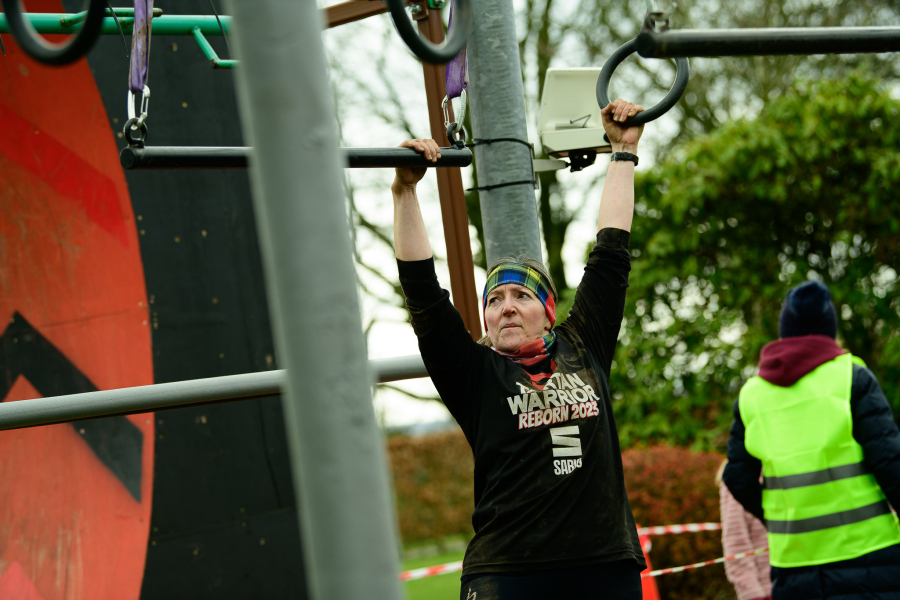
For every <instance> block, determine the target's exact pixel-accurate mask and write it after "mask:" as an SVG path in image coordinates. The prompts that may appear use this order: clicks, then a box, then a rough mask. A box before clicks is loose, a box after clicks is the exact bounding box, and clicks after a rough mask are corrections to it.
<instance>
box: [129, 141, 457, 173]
mask: <svg viewBox="0 0 900 600" xmlns="http://www.w3.org/2000/svg"><path fill="white" fill-rule="evenodd" d="M250 150H251V149H250V148H248V147H243V146H223V147H216V146H148V147H145V148H135V147H131V146H129V147H127V148H124V149H123V150H122V152H121V153H120V154H119V160H120V162H121V163H122V166H123V167H124V168H126V169H132V170H148V169H246V168H247V160H248V157H249V156H250ZM341 152H342V153H343V155H344V157H345V159H346V161H347V165H346V166H347V167H348V168H351V169H375V168H391V167H467V166H469V165H470V164H472V152H471V151H470V150H469V149H468V148H463V149H462V150H459V149H456V148H441V157H440V158H439V159H438V160H437V162H436V163H432V162H429V161H427V160H425V158H424V157H423V156H422V155H421V154H419V153H418V152H416V151H415V150H413V149H412V148H341Z"/></svg>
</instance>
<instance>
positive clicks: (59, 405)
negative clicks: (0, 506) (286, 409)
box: [0, 354, 428, 431]
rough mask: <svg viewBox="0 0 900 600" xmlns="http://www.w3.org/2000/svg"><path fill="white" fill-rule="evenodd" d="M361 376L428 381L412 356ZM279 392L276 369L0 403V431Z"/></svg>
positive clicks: (379, 363)
mask: <svg viewBox="0 0 900 600" xmlns="http://www.w3.org/2000/svg"><path fill="white" fill-rule="evenodd" d="M365 371H366V373H364V376H366V377H370V378H371V379H372V381H373V382H374V383H388V382H390V381H400V380H403V379H415V378H418V377H427V376H428V372H427V371H426V370H425V363H423V362H422V357H421V356H419V355H417V354H414V355H411V356H398V357H395V358H382V359H376V360H370V361H369V364H368V369H366V370H365ZM284 387H285V372H284V370H277V371H262V372H259V373H243V374H241V375H225V376H223V377H209V378H207V379H192V380H188V381H174V382H172V383H156V384H153V385H144V386H139V387H131V388H121V389H116V390H101V391H99V392H85V393H83V394H71V395H68V396H52V397H47V398H36V399H34V400H20V401H19V402H0V431H6V430H10V429H21V428H23V427H38V426H41V425H55V424H57V423H68V422H70V421H81V420H83V419H96V418H99V417H113V416H119V415H133V414H140V413H145V412H154V411H160V410H169V409H173V408H185V407H188V406H197V405H199V404H216V403H221V402H235V401H239V400H256V399H259V398H271V397H273V396H279V395H281V394H282V392H283V390H284Z"/></svg>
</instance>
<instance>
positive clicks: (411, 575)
mask: <svg viewBox="0 0 900 600" xmlns="http://www.w3.org/2000/svg"><path fill="white" fill-rule="evenodd" d="M457 571H462V561H461V560H460V561H457V562H452V563H447V564H445V565H437V566H434V567H425V568H423V569H413V570H411V571H403V572H402V573H400V581H412V580H413V579H423V578H425V577H432V576H434V575H443V574H444V573H455V572H457Z"/></svg>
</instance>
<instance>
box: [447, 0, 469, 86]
mask: <svg viewBox="0 0 900 600" xmlns="http://www.w3.org/2000/svg"><path fill="white" fill-rule="evenodd" d="M450 27H453V2H452V1H451V2H450V22H449V23H448V28H447V29H448V30H449V29H450ZM468 88H469V69H468V65H467V64H466V50H465V48H463V51H462V52H460V53H459V54H457V55H456V57H455V58H454V59H453V60H451V61H450V62H448V63H447V97H448V98H450V99H451V100H452V99H454V98H459V97H460V96H461V95H462V93H463V90H466V89H468Z"/></svg>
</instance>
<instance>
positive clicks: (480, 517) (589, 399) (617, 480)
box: [391, 100, 646, 600]
mask: <svg viewBox="0 0 900 600" xmlns="http://www.w3.org/2000/svg"><path fill="white" fill-rule="evenodd" d="M642 110H643V107H641V106H637V105H635V104H633V103H629V102H625V101H623V100H616V101H615V102H614V103H611V104H609V105H607V106H606V108H604V109H603V111H602V114H603V124H604V127H605V129H606V132H607V135H608V136H609V139H610V141H611V143H612V148H613V150H614V151H615V152H614V154H613V155H612V162H611V163H610V166H609V171H608V174H607V177H606V183H605V185H604V189H603V195H602V198H601V203H600V214H599V218H598V222H597V231H598V233H597V244H596V246H595V247H594V249H593V250H592V251H591V253H590V256H589V258H588V261H587V266H586V267H585V271H584V277H583V279H582V282H581V285H580V286H579V287H578V291H577V293H576V296H575V302H574V306H573V308H572V311H571V313H570V315H569V317H568V319H567V320H566V321H565V322H564V323H562V324H560V325H559V326H558V327H554V325H555V321H556V311H555V304H556V300H557V294H556V289H555V287H554V285H553V282H552V280H551V278H550V276H549V274H548V272H547V270H546V269H545V268H544V266H543V265H542V264H541V263H540V262H538V261H536V260H533V259H531V258H529V257H525V256H519V257H516V258H505V259H500V260H498V261H496V264H494V265H491V266H490V269H489V270H488V279H487V284H486V286H485V289H484V294H483V307H484V325H485V328H486V330H487V335H486V336H485V337H484V339H482V340H481V341H480V342H479V343H476V342H473V341H472V338H471V337H470V336H469V333H468V332H467V331H466V329H465V327H464V326H463V322H462V319H461V318H460V315H459V313H458V312H457V311H456V309H455V308H454V307H453V305H452V304H451V303H450V296H449V293H448V292H447V291H446V290H443V289H441V287H440V286H439V284H438V281H437V277H436V276H435V271H434V260H433V258H432V251H431V246H430V244H429V241H428V236H427V234H426V232H425V225H424V222H423V220H422V216H421V212H420V210H419V204H418V200H417V198H416V184H417V183H418V181H419V180H421V179H422V177H423V176H424V175H425V169H397V173H396V178H395V179H394V183H393V185H392V186H391V191H392V192H393V196H394V242H395V250H396V254H397V263H398V268H399V272H400V283H401V284H402V286H403V290H404V293H405V294H406V299H407V306H408V307H409V311H410V314H411V316H412V325H413V328H414V329H415V332H416V336H417V337H418V342H419V349H420V351H421V353H422V357H423V358H424V360H425V365H426V367H427V368H428V372H429V375H430V376H431V378H432V380H433V381H434V384H435V387H436V388H437V390H438V392H439V393H440V395H441V398H442V399H443V401H444V404H446V406H447V408H448V409H449V410H450V412H451V413H452V414H453V416H454V417H455V418H456V420H457V422H458V423H459V425H460V427H461V428H462V430H463V432H464V433H465V436H466V439H467V440H468V441H469V444H470V445H471V447H472V451H473V454H474V456H475V512H474V514H473V515H472V524H473V526H474V528H475V537H474V538H473V539H472V541H471V542H470V543H469V547H468V550H467V551H466V557H465V561H464V563H463V576H462V588H461V591H460V599H461V600H475V599H476V598H477V600H528V599H531V598H534V599H538V598H540V599H542V600H546V599H547V598H567V599H571V600H578V599H580V598H604V599H616V600H618V599H628V600H636V599H639V598H640V597H641V580H640V572H641V570H642V569H644V568H645V566H646V564H645V562H644V558H643V555H642V553H641V547H640V543H639V541H638V536H637V531H636V528H635V524H634V518H633V516H632V514H631V507H630V505H629V503H628V498H627V496H626V493H625V482H624V477H623V471H622V458H621V453H620V449H619V439H618V434H617V431H616V425H615V421H614V419H613V412H612V404H611V401H610V390H609V372H610V367H611V364H612V358H613V352H614V350H615V347H616V340H617V337H618V333H619V327H620V324H621V322H622V316H623V310H624V305H625V291H626V288H627V287H628V273H629V271H630V268H631V265H630V258H629V252H628V239H629V232H630V230H631V223H632V218H633V214H634V169H635V166H636V164H637V145H638V140H639V139H640V137H641V133H642V131H643V126H629V125H628V124H627V122H626V121H627V119H628V117H630V116H634V115H635V114H637V113H638V112H640V111H642ZM402 146H403V147H409V148H415V149H416V150H418V151H419V152H421V153H422V154H423V155H424V156H425V157H426V158H427V159H428V160H430V161H435V160H437V158H438V157H439V155H440V151H439V149H438V145H437V143H436V142H434V141H433V140H407V141H406V142H404V143H403V144H402Z"/></svg>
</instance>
